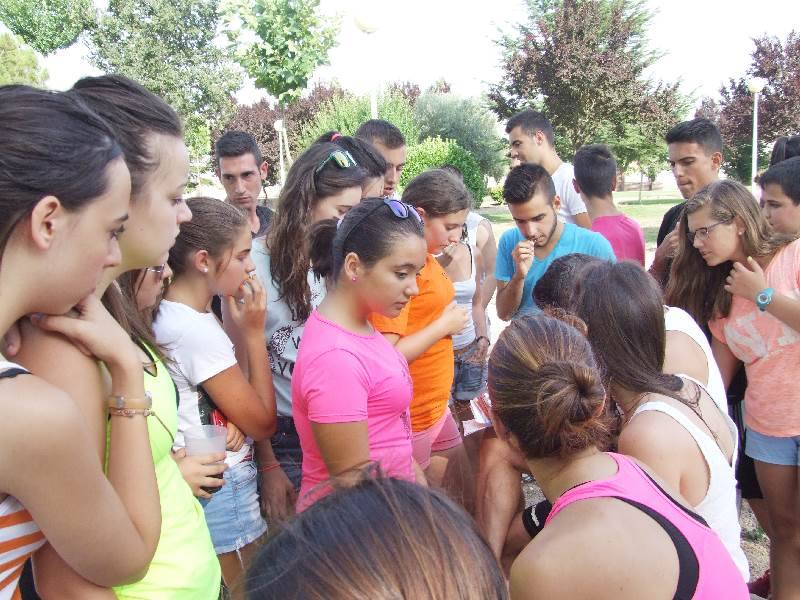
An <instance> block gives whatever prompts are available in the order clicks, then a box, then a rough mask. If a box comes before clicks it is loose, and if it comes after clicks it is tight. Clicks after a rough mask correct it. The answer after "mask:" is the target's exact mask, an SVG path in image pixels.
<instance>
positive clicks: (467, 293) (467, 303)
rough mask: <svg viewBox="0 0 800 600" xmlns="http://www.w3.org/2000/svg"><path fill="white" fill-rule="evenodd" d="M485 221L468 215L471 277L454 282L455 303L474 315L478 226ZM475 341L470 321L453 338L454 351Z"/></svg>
mask: <svg viewBox="0 0 800 600" xmlns="http://www.w3.org/2000/svg"><path fill="white" fill-rule="evenodd" d="M482 220H483V217H481V216H480V215H479V214H478V213H476V212H472V211H470V213H469V214H468V215H467V220H466V222H465V225H466V226H467V241H466V246H467V249H468V250H469V254H470V276H469V278H467V279H465V280H464V281H453V287H454V288H455V292H456V294H455V298H454V299H455V301H456V304H457V305H458V306H460V307H461V308H463V309H464V310H466V311H467V313H468V314H469V315H472V298H473V297H474V296H475V292H476V291H477V289H478V282H477V277H478V273H477V271H476V269H475V251H476V249H477V243H478V238H477V232H478V225H480V222H481V221H482ZM474 339H475V322H474V321H473V320H472V319H470V320H469V321H468V323H467V324H466V325H465V326H464V329H462V330H461V331H459V332H458V333H456V334H455V335H454V336H453V349H454V350H459V349H460V348H464V347H465V346H468V345H469V344H470V343H472V341H473V340H474Z"/></svg>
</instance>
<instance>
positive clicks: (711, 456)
mask: <svg viewBox="0 0 800 600" xmlns="http://www.w3.org/2000/svg"><path fill="white" fill-rule="evenodd" d="M679 377H681V378H682V379H685V380H689V381H693V382H694V383H696V384H697V385H698V386H699V387H700V390H701V391H702V392H703V393H705V394H708V395H709V397H711V394H709V393H708V390H706V387H705V386H704V385H703V384H702V383H701V382H699V381H697V380H696V379H694V378H693V377H689V376H688V375H679ZM712 399H713V398H712ZM715 404H716V402H715ZM650 410H654V411H658V412H661V413H664V414H666V415H669V416H670V417H672V418H673V419H674V420H675V421H676V422H677V423H678V424H679V425H680V426H681V427H683V428H684V429H685V430H686V431H687V432H688V433H689V435H691V436H692V439H694V441H695V443H696V444H697V447H698V448H699V449H700V452H701V453H702V454H703V459H704V460H705V462H706V465H707V466H708V473H709V482H708V490H706V495H705V497H704V498H703V499H702V500H701V501H700V504H698V505H697V506H695V507H694V510H695V512H697V514H699V515H700V516H701V517H703V518H704V519H705V520H706V522H707V523H708V525H709V527H711V529H713V530H714V531H715V532H716V534H717V535H718V536H719V538H720V539H721V540H722V543H723V544H724V545H725V548H727V550H728V552H729V553H730V555H731V558H732V559H733V562H734V563H736V567H737V568H738V569H739V571H740V572H741V574H742V577H744V580H745V581H750V568H749V566H748V564H747V557H746V556H745V555H744V552H743V551H742V546H741V527H740V525H739V511H738V504H737V496H736V470H735V466H736V457H737V455H738V452H739V435H738V433H737V431H736V425H735V424H734V423H733V421H732V420H731V418H730V417H729V416H728V413H726V412H724V411H722V410H721V411H720V412H721V413H722V416H723V417H724V418H725V424H726V425H727V426H728V431H730V434H731V437H732V439H733V454H732V456H733V459H732V461H731V463H729V462H728V459H727V458H726V457H725V455H724V454H723V452H722V450H721V449H720V447H719V446H718V445H717V443H716V441H715V440H714V438H713V437H711V435H709V433H708V432H707V431H703V430H702V429H700V428H699V427H697V425H695V424H694V423H693V422H692V421H691V420H690V419H689V418H688V417H687V416H686V415H685V414H683V413H682V412H681V411H680V410H678V409H677V408H675V407H674V406H672V405H671V404H667V403H666V402H662V401H658V400H656V401H652V402H645V403H644V404H642V405H641V406H639V408H637V409H636V412H635V413H634V414H633V416H634V417H636V415H638V414H639V413H642V412H645V411H650Z"/></svg>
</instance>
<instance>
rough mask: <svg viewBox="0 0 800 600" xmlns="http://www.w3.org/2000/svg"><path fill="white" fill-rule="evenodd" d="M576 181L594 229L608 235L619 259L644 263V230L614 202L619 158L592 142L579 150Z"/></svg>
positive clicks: (574, 182) (576, 187)
mask: <svg viewBox="0 0 800 600" xmlns="http://www.w3.org/2000/svg"><path fill="white" fill-rule="evenodd" d="M572 164H573V166H574V168H575V179H573V180H572V184H573V186H574V187H575V191H576V192H578V193H579V194H580V195H581V199H582V200H583V202H584V204H586V209H587V211H588V213H589V218H590V219H591V220H592V231H596V232H597V233H599V234H601V235H602V236H603V237H604V238H606V239H607V240H608V241H609V242H610V243H611V247H612V248H613V249H614V254H616V256H617V260H633V261H636V262H638V263H639V264H640V265H642V266H644V232H643V231H642V228H641V227H640V226H639V224H638V223H637V222H636V221H634V220H633V219H631V218H630V217H628V216H626V215H625V214H624V213H623V212H622V211H620V210H619V209H618V208H617V207H616V205H615V204H614V190H615V189H616V188H617V161H616V160H615V159H614V155H613V154H612V153H611V150H610V149H609V148H608V146H606V145H605V144H589V145H587V146H583V147H582V148H580V149H579V150H578V151H577V152H576V153H575V158H574V159H573V161H572Z"/></svg>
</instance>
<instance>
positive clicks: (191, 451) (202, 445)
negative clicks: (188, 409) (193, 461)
mask: <svg viewBox="0 0 800 600" xmlns="http://www.w3.org/2000/svg"><path fill="white" fill-rule="evenodd" d="M183 439H184V442H185V443H186V454H187V455H189V456H197V455H199V454H217V453H219V452H225V444H226V441H227V439H228V430H227V429H226V428H225V427H220V426H219V425H195V426H194V427H190V428H189V429H187V430H186V431H185V432H184V434H183Z"/></svg>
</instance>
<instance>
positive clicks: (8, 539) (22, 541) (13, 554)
mask: <svg viewBox="0 0 800 600" xmlns="http://www.w3.org/2000/svg"><path fill="white" fill-rule="evenodd" d="M27 374H29V371H26V370H25V369H23V368H22V367H20V366H19V365H17V364H14V363H11V362H6V361H0V379H10V378H12V377H16V376H17V375H27ZM45 541H46V540H45V538H44V535H43V534H42V532H41V531H40V530H39V527H38V526H37V525H36V523H34V521H33V519H32V518H31V515H30V513H29V512H28V511H27V510H25V507H24V506H22V504H20V503H19V500H17V499H16V498H14V497H13V496H6V498H5V500H3V501H2V502H0V600H18V599H19V598H20V597H21V596H20V592H19V588H18V587H17V586H18V585H19V578H20V575H21V574H22V568H23V567H24V566H25V561H27V560H28V559H29V558H30V557H31V555H33V553H34V552H36V551H37V550H38V549H39V548H41V547H42V546H44V543H45Z"/></svg>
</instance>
